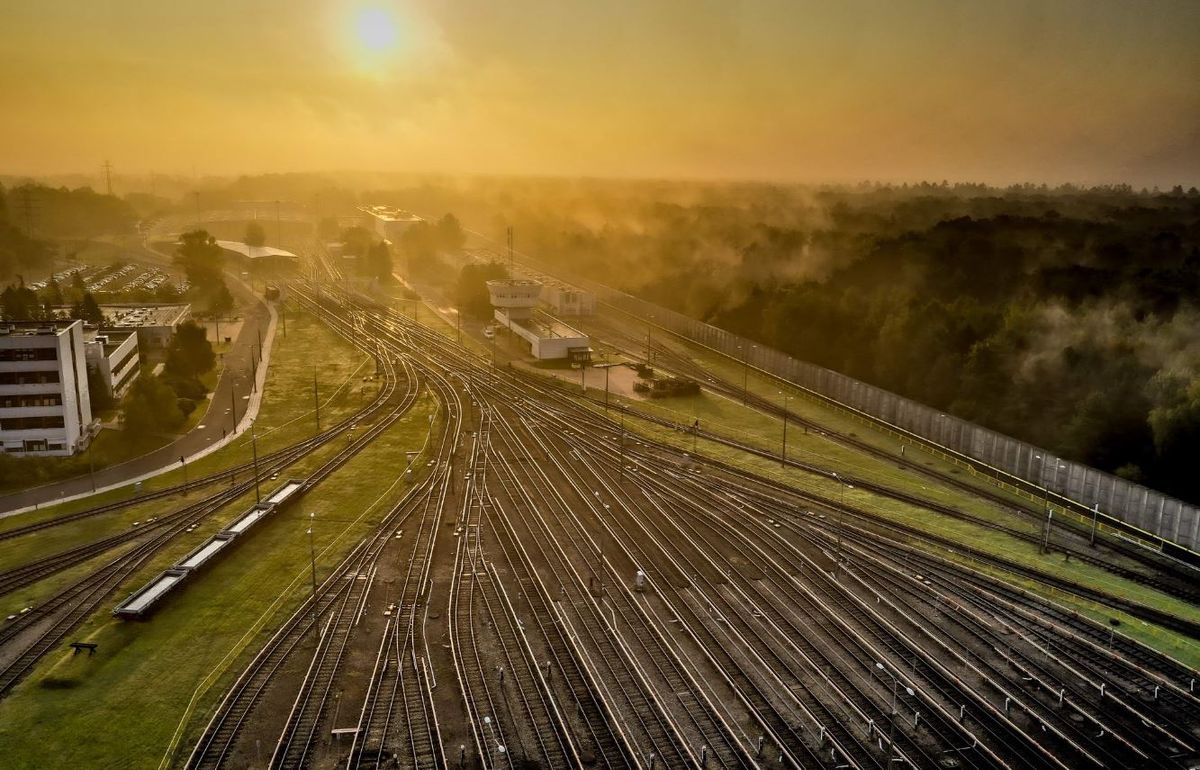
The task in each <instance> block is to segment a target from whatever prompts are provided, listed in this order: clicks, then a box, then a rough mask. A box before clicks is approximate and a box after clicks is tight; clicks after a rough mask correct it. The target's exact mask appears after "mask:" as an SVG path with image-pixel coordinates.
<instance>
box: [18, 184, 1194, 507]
mask: <svg viewBox="0 0 1200 770" xmlns="http://www.w3.org/2000/svg"><path fill="white" fill-rule="evenodd" d="M175 186H176V187H177V188H178V189H173V190H172V191H171V193H169V194H171V195H173V196H178V197H177V198H176V200H177V201H178V202H177V203H176V204H175V205H176V206H177V207H178V208H180V209H187V208H190V207H191V206H194V205H197V201H200V205H202V206H203V207H209V206H221V205H224V204H225V203H227V202H229V201H233V200H240V199H252V200H272V199H284V200H292V201H295V202H298V203H301V204H303V205H304V206H305V207H306V208H308V209H309V210H311V211H312V212H313V214H314V216H315V217H317V218H321V217H331V216H336V215H339V214H342V215H344V214H346V213H348V212H353V210H354V207H355V206H357V205H360V204H363V203H374V204H387V205H392V206H397V207H400V208H403V209H407V210H411V211H414V212H416V213H418V214H421V215H422V216H424V217H425V218H426V219H427V220H428V221H429V222H431V223H434V222H439V220H442V221H444V222H449V221H450V220H448V219H446V218H445V215H446V214H453V215H454V217H456V218H457V220H458V221H461V222H462V224H463V227H464V228H465V230H466V234H468V235H470V236H471V238H472V239H473V240H472V241H471V242H470V243H468V244H467V245H488V246H491V247H492V248H493V250H495V249H501V250H502V248H503V247H500V246H498V244H502V243H503V242H504V239H505V235H504V234H505V231H506V228H508V227H509V226H511V227H513V228H514V233H515V238H516V247H517V249H518V251H520V252H521V253H523V254H525V255H528V256H530V257H533V258H535V259H537V260H538V261H541V262H543V263H546V264H547V265H549V266H552V267H554V268H556V269H558V270H560V271H562V272H563V273H564V274H567V275H570V274H574V275H578V276H586V277H589V278H592V279H595V280H598V281H602V282H604V283H607V284H609V285H611V286H614V287H616V288H619V289H622V290H625V291H628V292H630V293H632V294H636V295H638V296H641V297H643V298H646V299H648V300H651V301H654V302H658V303H660V304H663V305H665V306H667V307H670V308H672V309H675V310H678V311H680V312H683V313H686V314H688V315H691V316H693V317H696V318H699V319H702V320H705V321H708V322H710V323H713V324H716V325H718V326H721V327H723V328H726V329H729V330H731V331H734V332H737V333H739V334H742V335H745V336H747V337H750V338H752V339H755V340H758V341H760V342H762V343H765V344H767V345H770V346H772V347H776V348H779V349H781V350H784V351H786V352H788V353H790V354H792V355H795V356H797V357H799V358H802V359H804V360H807V361H811V362H813V363H816V364H820V365H823V366H827V367H829V368H831V369H835V370H838V371H841V372H845V373H847V374H849V375H851V376H853V377H857V378H859V379H862V380H865V381H867V382H870V383H873V384H875V385H879V386H881V387H884V388H887V389H889V390H892V391H895V392H897V393H900V394H903V395H905V396H908V397H911V398H914V399H917V400H919V401H922V402H924V403H927V404H930V405H932V406H935V407H937V408H940V409H943V410H946V411H949V412H951V413H953V414H956V415H959V416H961V417H964V418H966V419H969V420H972V421H975V422H978V423H981V424H983V425H987V426H989V427H991V428H994V429H996V430H999V431H1002V432H1004V433H1007V434H1009V435H1012V436H1015V437H1018V438H1022V439H1025V440H1028V441H1031V442H1033V443H1035V444H1038V445H1040V446H1043V447H1046V448H1048V449H1050V450H1051V451H1054V452H1058V453H1061V454H1063V455H1065V456H1067V457H1070V458H1073V459H1077V460H1080V461H1083V462H1086V463H1089V464H1091V465H1094V466H1096V467H1099V468H1102V469H1104V470H1108V471H1111V472H1115V473H1118V474H1120V475H1122V476H1125V477H1127V478H1130V479H1133V480H1137V481H1141V482H1143V483H1146V484H1149V485H1150V486H1154V487H1156V488H1159V489H1162V490H1164V491H1166V492H1169V493H1172V494H1175V495H1178V496H1181V497H1184V498H1185V499H1189V500H1192V501H1200V474H1196V473H1194V472H1193V470H1192V465H1193V462H1194V457H1195V454H1196V453H1195V450H1194V447H1195V446H1197V445H1200V191H1197V190H1196V189H1195V188H1190V189H1184V188H1182V187H1176V188H1174V189H1170V190H1164V191H1160V190H1157V189H1155V190H1146V189H1134V188H1131V187H1129V186H1126V185H1108V186H1096V187H1079V186H1074V185H1064V186H1060V187H1053V188H1051V187H1047V186H1045V185H1034V184H1021V185H1013V186H1010V187H1004V188H997V187H989V186H986V185H980V184H948V183H946V182H936V183H935V182H923V183H918V184H900V185H894V184H880V183H863V184H861V185H857V186H802V185H790V184H770V183H752V182H702V181H694V182H687V181H663V180H642V181H631V180H611V179H567V178H528V177H526V178H519V177H472V178H465V177H448V176H405V175H385V174H352V173H345V174H338V175H315V174H281V175H263V176H246V177H241V178H238V179H235V180H225V181H222V182H220V183H214V184H212V185H208V186H205V187H204V188H203V189H202V190H200V191H199V192H198V193H192V192H190V189H191V188H190V187H187V186H186V185H185V183H184V182H182V181H180V182H178V183H177V184H176V185H175ZM164 187H165V183H164V182H161V181H160V187H159V190H160V194H161V193H162V191H163V189H164ZM42 189H43V190H49V189H51V188H42ZM59 189H60V190H61V189H65V188H59ZM88 193H90V191H87V192H79V193H78V195H80V196H82V198H81V199H83V200H90V199H89V198H88V197H87V196H88ZM93 195H94V194H93ZM193 195H195V197H194V198H193ZM7 197H8V216H7V217H6V216H3V215H2V214H0V230H3V232H0V272H2V271H3V268H4V267H5V266H6V265H11V267H10V269H9V270H8V271H7V272H8V274H10V275H11V274H12V273H15V272H18V271H17V270H16V269H15V268H17V267H18V266H19V264H20V261H21V260H22V259H26V260H32V259H36V258H37V257H36V245H34V246H33V247H32V248H27V247H29V246H30V244H29V243H28V242H27V241H25V240H23V239H24V228H23V227H21V226H20V225H21V222H20V220H21V214H22V212H21V211H20V210H19V205H20V200H21V199H20V197H19V193H18V190H17V189H16V188H15V187H13V188H10V189H9V194H8V196H7ZM132 199H133V198H132V196H129V197H128V199H127V200H132ZM128 211H129V209H128V208H125V209H124V210H122V211H121V212H119V213H118V214H117V215H116V217H117V219H120V220H122V222H114V223H113V224H116V225H122V224H123V222H128V221H130V219H131V218H132V217H131V216H130V214H129V213H127V212H128ZM98 215H99V214H98V213H97V216H98ZM456 227H457V226H456V225H455V228H456ZM455 228H452V229H455ZM416 235H421V238H415V237H414V242H413V243H406V244H401V248H400V249H399V255H398V256H400V257H401V258H402V259H403V263H402V265H401V269H416V267H417V265H419V264H423V263H424V262H425V261H426V260H423V259H417V257H419V256H420V255H422V254H424V253H425V252H426V251H429V249H430V248H434V247H436V248H454V247H457V246H458V245H461V242H462V235H461V234H457V233H456V234H453V235H454V238H448V237H446V238H443V237H441V223H440V222H439V225H438V226H437V227H435V226H432V225H431V226H430V227H429V228H426V229H425V230H422V231H421V232H420V233H417V234H416ZM426 236H428V237H426ZM488 240H490V241H491V242H490V243H487V241H488ZM417 241H419V242H417ZM442 241H447V243H442ZM450 241H452V243H451V242H450ZM405 265H406V266H407V267H404V266H405ZM475 282H476V283H478V282H479V281H475ZM459 288H460V289H461V290H462V291H464V292H466V293H468V294H469V293H470V292H469V291H468V290H467V289H463V287H461V286H460V287H459ZM476 293H478V292H476Z"/></svg>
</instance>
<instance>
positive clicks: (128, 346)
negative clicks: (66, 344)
mask: <svg viewBox="0 0 1200 770" xmlns="http://www.w3.org/2000/svg"><path fill="white" fill-rule="evenodd" d="M83 351H84V357H85V359H86V360H87V366H88V369H90V370H92V371H94V372H96V373H97V374H99V375H100V379H101V380H102V381H103V382H104V388H105V390H106V392H107V393H108V395H109V397H110V398H120V397H121V396H123V395H125V392H126V391H127V390H129V386H130V385H132V384H133V381H134V380H135V379H137V376H138V372H139V371H141V361H140V358H139V356H138V335H137V330H136V329H101V330H99V331H94V330H89V331H85V332H84V341H83ZM93 384H95V383H94V382H93Z"/></svg>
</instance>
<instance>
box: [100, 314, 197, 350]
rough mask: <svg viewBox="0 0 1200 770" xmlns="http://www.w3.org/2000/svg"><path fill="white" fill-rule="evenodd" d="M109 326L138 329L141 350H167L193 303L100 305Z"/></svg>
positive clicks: (108, 327)
mask: <svg viewBox="0 0 1200 770" xmlns="http://www.w3.org/2000/svg"><path fill="white" fill-rule="evenodd" d="M100 312H101V313H103V314H104V317H105V318H106V319H108V320H107V321H106V322H105V328H106V329H115V330H124V329H133V330H136V331H137V335H138V344H139V345H141V352H142V353H143V354H144V355H147V356H149V355H150V353H151V352H152V351H155V350H166V349H167V348H168V347H170V346H171V340H172V339H174V338H175V330H176V329H177V328H178V327H179V324H181V323H183V322H184V321H186V320H188V318H190V317H191V315H192V306H191V305H186V304H184V305H101V306H100Z"/></svg>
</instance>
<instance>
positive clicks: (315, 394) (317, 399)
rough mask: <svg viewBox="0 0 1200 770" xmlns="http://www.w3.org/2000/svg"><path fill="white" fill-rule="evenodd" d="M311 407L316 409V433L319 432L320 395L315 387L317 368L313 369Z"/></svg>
mask: <svg viewBox="0 0 1200 770" xmlns="http://www.w3.org/2000/svg"><path fill="white" fill-rule="evenodd" d="M313 407H314V408H315V409H316V411H317V433H320V432H321V396H320V391H319V390H318V389H317V370H316V369H313Z"/></svg>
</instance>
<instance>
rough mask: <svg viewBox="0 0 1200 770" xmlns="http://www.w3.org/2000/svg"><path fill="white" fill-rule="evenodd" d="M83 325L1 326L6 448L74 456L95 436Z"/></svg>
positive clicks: (2, 442)
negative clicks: (92, 431) (89, 396)
mask: <svg viewBox="0 0 1200 770" xmlns="http://www.w3.org/2000/svg"><path fill="white" fill-rule="evenodd" d="M83 336H84V330H83V322H82V321H28V322H18V323H11V322H10V323H5V324H0V446H2V447H3V449H4V451H5V452H7V453H11V454H22V455H28V454H37V455H58V456H64V455H71V454H74V453H75V452H77V451H79V450H80V449H83V448H84V447H86V446H87V442H88V440H89V438H90V437H91V426H92V407H91V403H90V401H89V399H88V382H87V364H86V360H85V354H84V341H83Z"/></svg>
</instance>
